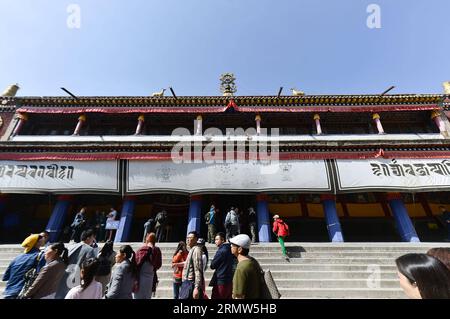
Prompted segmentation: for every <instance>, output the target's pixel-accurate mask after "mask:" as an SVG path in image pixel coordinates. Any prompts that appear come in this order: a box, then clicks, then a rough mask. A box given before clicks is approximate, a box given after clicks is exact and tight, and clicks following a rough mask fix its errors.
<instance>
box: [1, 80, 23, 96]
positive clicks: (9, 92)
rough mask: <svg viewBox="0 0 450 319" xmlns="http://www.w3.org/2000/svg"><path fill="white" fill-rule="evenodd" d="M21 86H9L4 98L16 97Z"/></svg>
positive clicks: (3, 94) (4, 92)
mask: <svg viewBox="0 0 450 319" xmlns="http://www.w3.org/2000/svg"><path fill="white" fill-rule="evenodd" d="M19 89H20V88H19V84H17V83H16V84H13V85H9V86H8V87H7V88H6V89H5V90H4V91H3V93H2V96H16V93H17V91H18V90H19Z"/></svg>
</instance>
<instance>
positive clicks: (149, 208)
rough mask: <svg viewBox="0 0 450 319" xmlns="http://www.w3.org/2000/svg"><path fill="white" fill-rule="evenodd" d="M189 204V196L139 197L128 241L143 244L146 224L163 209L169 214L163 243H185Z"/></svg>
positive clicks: (160, 195)
mask: <svg viewBox="0 0 450 319" xmlns="http://www.w3.org/2000/svg"><path fill="white" fill-rule="evenodd" d="M189 203H190V200H189V196H187V195H175V194H151V195H143V196H138V197H137V200H136V208H135V212H134V215H133V221H132V224H131V230H130V235H129V238H128V241H130V242H142V241H143V237H144V224H145V222H147V220H148V219H149V218H155V217H156V215H157V214H158V213H159V212H160V211H162V210H163V209H164V210H165V211H166V212H167V221H166V225H165V229H164V230H163V240H162V242H178V241H180V240H183V241H185V240H186V229H187V223H188V212H189ZM153 231H154V229H153Z"/></svg>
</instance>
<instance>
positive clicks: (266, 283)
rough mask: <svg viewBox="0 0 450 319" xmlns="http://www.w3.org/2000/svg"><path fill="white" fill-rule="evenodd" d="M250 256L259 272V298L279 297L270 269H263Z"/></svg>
mask: <svg viewBox="0 0 450 319" xmlns="http://www.w3.org/2000/svg"><path fill="white" fill-rule="evenodd" d="M250 258H251V259H252V260H253V261H254V262H255V263H256V265H257V267H258V269H259V273H260V287H261V291H260V299H280V298H281V294H280V292H279V290H278V288H277V285H276V283H275V280H274V279H273V276H272V273H271V272H270V270H267V271H264V270H263V269H262V267H261V265H260V264H259V263H258V261H257V260H256V259H255V258H252V257H250Z"/></svg>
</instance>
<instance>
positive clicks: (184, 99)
mask: <svg viewBox="0 0 450 319" xmlns="http://www.w3.org/2000/svg"><path fill="white" fill-rule="evenodd" d="M443 98H444V95H442V94H401V95H384V96H380V95H305V96H280V97H277V96H233V97H226V96H180V97H176V98H175V97H148V96H90V97H79V98H78V99H74V98H72V97H45V96H44V97H0V99H1V102H0V103H1V104H2V105H3V106H15V107H17V108H18V111H20V112H36V113H47V112H48V113H54V112H58V111H57V110H60V111H59V112H74V113H75V112H111V113H125V112H129V113H132V112H144V113H145V112H189V111H192V112H205V113H216V112H223V111H224V110H226V109H227V108H229V107H230V105H231V106H232V107H233V108H234V109H235V110H236V111H241V112H280V111H281V112H283V111H286V112H292V111H293V110H294V111H295V110H297V111H311V112H321V111H331V112H350V111H351V112H353V111H355V110H356V109H358V110H360V111H377V110H380V111H389V110H418V109H426V110H428V109H433V108H434V109H436V108H440V107H442V106H446V105H448V104H449V103H448V102H449V101H447V103H444V104H443V103H442V100H443ZM59 112H58V113H59Z"/></svg>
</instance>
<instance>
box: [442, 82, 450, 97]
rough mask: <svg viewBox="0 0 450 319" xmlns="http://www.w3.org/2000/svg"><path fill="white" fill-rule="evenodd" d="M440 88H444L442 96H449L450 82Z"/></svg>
mask: <svg viewBox="0 0 450 319" xmlns="http://www.w3.org/2000/svg"><path fill="white" fill-rule="evenodd" d="M442 86H443V87H444V94H450V81H446V82H444V83H442Z"/></svg>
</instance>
